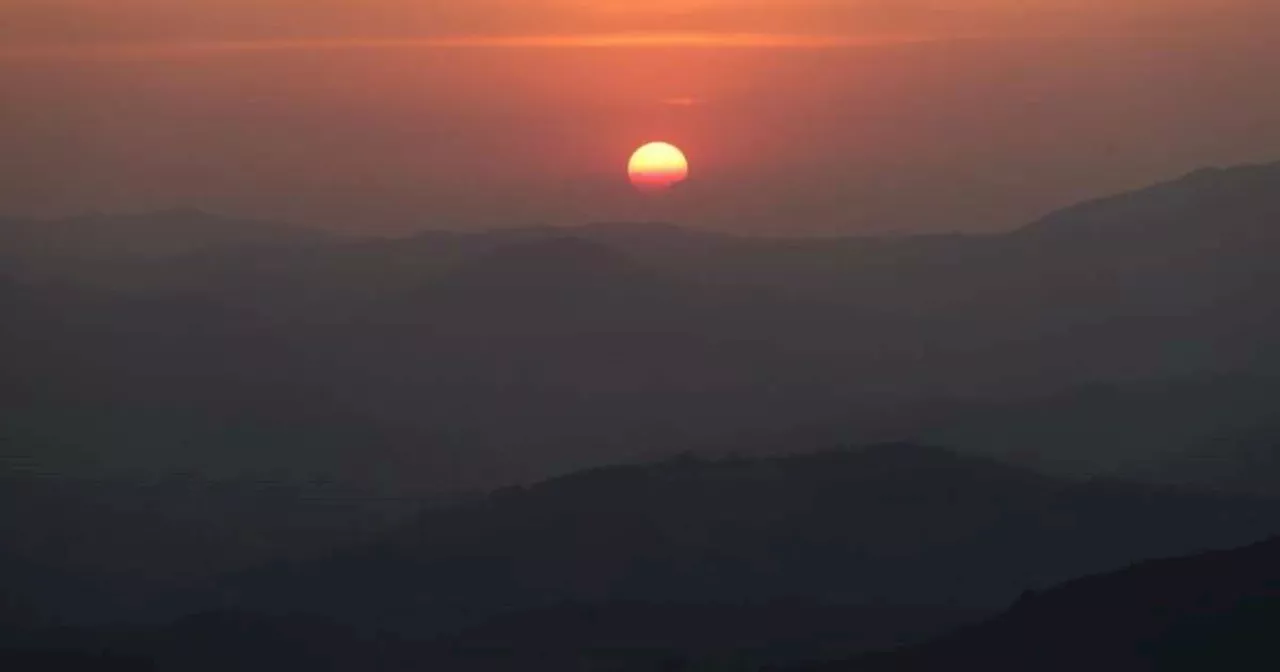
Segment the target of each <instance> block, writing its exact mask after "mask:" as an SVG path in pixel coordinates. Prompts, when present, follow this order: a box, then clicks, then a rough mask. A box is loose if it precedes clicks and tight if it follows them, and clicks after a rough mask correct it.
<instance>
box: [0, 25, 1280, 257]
mask: <svg viewBox="0 0 1280 672" xmlns="http://www.w3.org/2000/svg"><path fill="white" fill-rule="evenodd" d="M0 18H2V19H3V20H0V92H3V93H0V213H10V214H28V213H32V214H61V213H75V212H82V211H88V210H108V211H115V210H146V209H154V208H168V207H202V208H207V209H212V210H218V211H223V212H228V213H233V214H234V213H242V214H248V215H257V216H270V217H283V218H289V219H294V220H299V221H315V222H318V223H322V224H324V225H326V226H338V227H346V228H349V229H353V230H368V231H381V230H392V229H404V228H407V227H430V228H466V227H479V226H496V225H525V224H531V223H536V222H546V223H566V224H572V223H581V222H586V221H598V220H611V219H641V218H644V219H650V218H661V219H672V220H676V221H681V222H684V223H688V224H693V225H704V226H710V227H715V228H720V229H727V230H740V231H744V232H777V233H788V232H790V233H833V232H845V233H857V232H868V231H874V232H883V231H920V230H947V229H970V230H979V229H998V228H1007V227H1010V226H1014V225H1016V224H1018V223H1022V222H1024V221H1026V220H1028V219H1030V218H1032V217H1034V216H1036V215H1038V214H1040V213H1042V212H1044V211H1045V210H1048V209H1050V208H1053V207H1056V206H1058V205H1061V204H1064V203H1068V202H1071V201H1073V200H1076V199H1078V198H1082V197H1085V196H1088V195H1092V194H1096V193H1101V192H1106V191H1111V190H1116V189H1122V188H1127V187H1131V186H1136V185H1139V184H1142V183H1144V182H1147V181H1150V180H1154V179H1159V178H1163V177H1169V176H1174V175H1177V174H1179V173H1181V172H1185V171H1187V170H1190V169H1192V168H1195V167H1197V166H1201V165H1206V164H1225V163H1237V162H1248V161H1263V160H1280V87H1277V86H1276V85H1275V73H1276V72H1278V71H1280V44H1277V43H1280V40H1278V39H1276V38H1277V36H1280V3H1277V2H1275V1H1274V0H1107V1H1105V2H1104V1H1103V0H646V1H640V0H594V1H591V0H0ZM650 140H668V141H671V142H674V143H676V144H678V145H680V146H681V147H683V148H684V149H685V150H686V152H687V154H688V155H689V159H690V162H691V164H692V170H693V175H692V179H691V180H690V181H689V182H688V183H686V184H685V185H684V186H682V187H681V188H680V189H679V190H678V192H675V193H672V194H669V195H667V196H666V197H664V198H660V199H654V198H651V197H641V196H640V195H638V194H636V193H635V192H634V191H633V190H631V189H630V187H629V186H628V185H627V182H626V173H625V167H626V161H627V157H628V155H629V153H630V151H631V150H632V149H634V148H635V147H638V146H639V145H641V144H644V143H645V142H647V141H650Z"/></svg>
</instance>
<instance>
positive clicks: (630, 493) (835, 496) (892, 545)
mask: <svg viewBox="0 0 1280 672" xmlns="http://www.w3.org/2000/svg"><path fill="white" fill-rule="evenodd" d="M1276 529H1280V504H1277V503H1276V502H1271V501H1261V500H1258V501H1255V500H1248V499H1228V498H1219V497H1210V496H1197V495H1187V494H1179V493H1176V492H1168V491H1161V490H1155V489H1148V488H1142V487H1137V486H1126V485H1120V484H1104V483H1092V484H1091V483H1071V482H1060V481H1056V480H1053V479H1050V478H1047V477H1043V476H1039V475H1036V474H1033V473H1030V472H1026V471H1022V470H1019V469H1016V468H1012V467H1006V466H1002V465H999V464H997V463H994V462H988V461H985V460H977V459H971V458H963V457H960V456H957V455H954V454H951V453H948V452H946V451H941V450H934V449H928V448H919V447H914V446H885V447H879V448H873V449H866V450H859V451H847V452H832V453H824V454H818V455H811V456H805V457H794V458H780V459H767V460H729V461H722V462H707V461H700V460H696V459H685V460H677V461H672V462H666V463H658V464H649V465H638V466H633V467H619V468H610V469H601V470H594V471H588V472H584V473H581V474H576V475H573V476H568V477H564V478H559V479H554V480H552V481H548V482H546V483H543V484H540V485H537V486H533V487H530V488H527V489H521V488H516V489H509V490H504V491H500V492H498V493H495V494H494V495H493V496H491V497H489V498H487V499H485V500H484V501H480V502H476V503H473V504H469V505H463V506H460V507H455V508H451V509H445V510H440V511H436V512H432V513H429V514H427V515H425V516H423V518H422V519H421V520H420V521H418V522H417V523H416V524H415V525H413V526H411V527H410V528H408V529H405V530H403V531H402V532H400V533H398V534H395V535H393V536H392V537H391V538H389V539H387V540H386V541H385V542H382V543H378V544H374V545H370V546H367V547H363V548H360V549H357V550H353V551H351V552H348V553H341V554H338V555H335V556H333V557H332V558H328V559H324V560H319V561H316V562H308V563H301V564H293V565H290V566H287V567H280V568H277V569H273V570H267V571H263V572H259V573H254V574H250V575H246V576H243V577H240V578H239V579H237V580H236V581H234V582H232V583H228V584H227V588H228V590H229V592H228V598H230V599H232V600H233V603H235V604H239V605H241V606H243V607H245V608H249V609H255V610H256V609H267V610H287V611H297V610H301V611H305V612H309V613H316V614H322V615H325V616H326V617H328V618H332V619H337V620H345V621H348V622H352V623H355V624H359V625H364V626H368V625H371V624H378V625H379V626H380V627H385V628H392V629H400V630H408V631H416V632H421V631H424V629H425V630H431V629H442V628H443V629H447V628H449V627H450V626H453V625H462V624H466V623H472V622H480V621H484V620H488V619H489V618H491V617H492V616H493V615H495V614H499V613H503V612H507V611H512V610H515V611H522V610H528V609H536V608H542V607H551V606H554V605H557V604H562V603H565V602H575V603H587V604H594V603H610V602H618V601H622V602H637V601H638V602H659V603H675V604H690V603H692V604H726V603H727V604H743V603H745V604H758V603H762V602H773V601H777V600H789V599H797V600H810V601H812V600H820V601H827V602H830V603H836V604H888V605H895V604H896V605H917V604H943V605H950V604H955V605H968V606H979V607H980V606H989V605H995V604H1000V603H1001V602H1004V601H1006V600H1011V599H1012V598H1013V596H1016V595H1017V594H1019V593H1020V592H1021V591H1023V590H1024V589H1026V588H1034V587H1044V586H1047V585H1050V584H1052V583H1053V582H1056V581H1059V580H1062V579H1065V578H1069V577H1071V576H1076V575H1080V574H1084V573H1088V572H1093V571H1099V570H1102V569H1105V568H1106V567H1111V566H1115V565H1118V564H1123V563H1125V562H1130V561H1133V560H1136V559H1140V558H1146V557H1153V556H1160V555H1168V554H1173V553H1179V552H1187V551H1194V550H1200V549H1204V548H1210V547H1215V546H1221V545H1230V544H1234V543H1242V542H1245V541H1249V540H1252V539H1256V538H1258V537H1260V536H1263V535H1266V534H1268V533H1271V532H1274V530H1276Z"/></svg>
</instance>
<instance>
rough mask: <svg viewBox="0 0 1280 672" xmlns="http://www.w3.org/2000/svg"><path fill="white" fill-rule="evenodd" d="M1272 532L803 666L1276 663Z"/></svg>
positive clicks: (1256, 666) (1228, 666)
mask: <svg viewBox="0 0 1280 672" xmlns="http://www.w3.org/2000/svg"><path fill="white" fill-rule="evenodd" d="M1278 629H1280V539H1271V540H1270V541H1266V542H1262V543H1259V544H1256V545H1253V546H1250V547H1247V548H1242V549H1239V550H1233V551H1222V552H1213V553H1207V554H1203V555H1196V556H1191V557H1183V558H1177V559H1170V560H1158V561H1151V562H1145V563H1141V564H1138V565H1135V566H1133V567H1130V568H1129V569H1126V570H1123V571H1120V572H1116V573H1113V574H1106V575H1101V576H1094V577H1090V578H1086V579H1079V580H1076V581H1071V582H1069V583H1066V584H1064V585H1062V586H1059V587H1057V588H1054V589H1052V590H1049V591H1045V592H1044V593H1041V594H1029V595H1028V596H1026V597H1025V598H1024V599H1022V600H1020V601H1019V602H1018V603H1017V604H1016V605H1015V606H1014V607H1013V608H1012V609H1010V610H1009V611H1008V612H1007V613H1005V614H1004V615H1002V616H1000V617H998V618H996V619H995V620H992V621H990V622H988V623H985V624H982V625H979V626H975V627H972V628H969V629H966V630H963V631H961V632H958V633H956V634H954V635H951V636H949V637H946V638H943V639H940V640H937V641H934V642H932V643H930V644H926V645H923V646H919V647H915V648H910V649H906V650H902V651H899V652H896V653H888V654H879V655H874V656H868V657H865V658H862V659H858V660H854V661H850V662H847V663H838V664H831V665H827V666H820V667H815V668H810V669H813V670H830V671H831V672H835V671H837V670H849V671H851V672H881V671H886V672H887V671H890V670H892V671H895V672H917V671H918V672H929V671H933V670H937V671H938V672H941V671H943V670H955V669H964V670H994V671H1004V670H1008V671H1010V672H1012V671H1014V670H1018V671H1021V670H1048V671H1057V670H1062V671H1063V672H1065V671H1067V670H1084V669H1088V670H1117V671H1119V670H1123V671H1125V672H1143V671H1145V670H1152V671H1161V672H1165V671H1168V672H1174V671H1183V670H1186V671H1188V672H1190V671H1191V670H1232V671H1241V672H1243V671H1253V670H1257V671H1259V672H1260V671H1262V670H1275V669H1280V648H1278V647H1277V646H1276V640H1275V636H1276V633H1277V631H1278Z"/></svg>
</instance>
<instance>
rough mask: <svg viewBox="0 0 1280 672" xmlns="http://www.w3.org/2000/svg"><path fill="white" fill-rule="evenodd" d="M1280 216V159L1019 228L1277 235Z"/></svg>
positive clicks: (1207, 173)
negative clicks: (1243, 232)
mask: <svg viewBox="0 0 1280 672" xmlns="http://www.w3.org/2000/svg"><path fill="white" fill-rule="evenodd" d="M1277 216H1280V163H1270V164H1257V165H1245V166H1236V167H1231V168H1217V167H1208V168H1201V169H1198V170H1195V171H1192V172H1190V173H1188V174H1186V175H1184V176H1182V177H1180V178H1178V179H1175V180H1171V181H1168V182H1162V183H1159V184H1155V185H1152V186H1149V187H1146V188H1143V189H1138V190H1135V191H1130V192H1126V193H1121V194H1117V195H1114V196H1109V197H1105V198H1100V199H1095V200H1091V201H1086V202H1084V203H1080V204H1078V205H1074V206H1071V207H1067V208H1064V209H1062V210H1059V211H1057V212H1055V213H1052V214H1050V215H1048V216H1046V217H1045V218H1043V219H1041V220H1040V221H1038V222H1036V223H1034V224H1031V225H1030V226H1028V227H1026V228H1023V229H1021V230H1019V231H1017V232H1015V234H1014V236H1015V237H1028V236H1045V235H1048V236H1055V237H1056V236H1073V235H1081V234H1085V235H1090V236H1095V235H1096V236H1117V235H1125V234H1131V235H1139V236H1154V235H1158V234H1169V233H1177V234H1180V235H1181V234H1197V233H1201V232H1204V233H1208V234H1210V235H1217V234H1220V233H1221V232H1222V231H1224V230H1234V231H1247V232H1255V233H1261V234H1262V235H1274V234H1276V233H1280V226H1277V225H1276V224H1275V222H1276V218H1277Z"/></svg>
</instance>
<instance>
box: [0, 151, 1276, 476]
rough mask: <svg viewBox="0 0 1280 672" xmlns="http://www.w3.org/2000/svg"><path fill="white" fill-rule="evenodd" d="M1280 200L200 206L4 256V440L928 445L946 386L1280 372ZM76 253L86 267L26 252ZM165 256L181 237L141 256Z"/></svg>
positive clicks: (1214, 175)
mask: <svg viewBox="0 0 1280 672" xmlns="http://www.w3.org/2000/svg"><path fill="white" fill-rule="evenodd" d="M1278 186H1280V166H1277V165H1271V166H1256V167H1243V168H1233V169H1226V170H1210V171H1201V172H1197V173H1194V174H1192V175H1189V176H1187V177H1185V178H1183V179H1180V180H1177V181H1175V182H1171V183H1168V184H1164V185H1159V186H1156V187H1152V188H1150V189H1147V190H1143V191H1139V192H1135V193H1132V194H1126V195H1121V196H1116V197H1113V198H1108V199H1104V200H1101V201H1097V202H1093V203H1089V204H1084V205H1081V206H1078V207H1074V208H1069V209H1067V210H1064V211H1062V212H1060V213H1057V214H1054V215H1052V216H1050V217H1048V218H1046V219H1044V220H1043V221H1041V222H1038V223H1036V224H1033V225H1031V226H1029V227H1027V228H1025V229H1023V230H1020V231H1016V232H1013V233H1010V234H1002V235H990V236H927V237H916V238H900V239H857V238H855V239H837V240H772V239H744V238H734V237H726V236H717V235H712V234H705V233H699V232H694V231H688V230H684V229H679V228H675V227H671V226H665V225H656V224H653V225H645V224H633V225H616V226H605V225H600V226H592V227H586V228H582V229H549V228H548V229H519V230H510V231H496V232H489V233H479V234H456V233H424V234H421V235H419V236H416V237H414V238H409V239H400V240H386V239H355V238H327V239H324V238H322V239H320V240H316V239H314V238H310V237H307V236H305V235H301V234H299V235H295V234H294V232H293V229H288V228H287V227H271V226H265V225H259V224H257V223H252V222H234V221H230V220H221V219H215V218H211V217H209V216H206V215H199V214H197V213H186V214H184V213H166V214H162V215H157V216H154V217H144V218H140V219H137V220H134V219H128V218H96V219H85V220H77V222H76V223H75V225H74V226H71V225H69V224H67V223H66V222H61V223H58V222H55V223H41V222H22V223H18V224H14V223H13V222H9V223H7V224H6V227H13V226H16V230H20V231H22V232H23V233H22V237H23V239H24V240H26V241H27V242H25V243H23V245H9V244H6V245H5V249H4V254H3V255H2V256H3V258H4V259H6V261H5V262H4V263H3V265H2V266H0V274H3V275H4V276H5V277H7V278H8V280H7V281H5V283H4V288H3V290H2V291H0V301H3V302H4V305H5V308H6V313H7V314H8V315H12V316H13V320H12V324H14V325H15V327H14V328H13V329H11V330H9V331H8V332H7V333H5V334H3V335H0V338H4V339H5V344H6V346H7V347H6V348H5V353H6V354H5V355H4V356H3V357H0V370H2V371H5V372H6V373H5V379H4V381H3V387H4V388H6V389H8V390H9V394H11V395H12V398H14V399H16V401H17V402H19V404H20V405H19V406H18V407H19V408H21V409H22V410H21V413H20V417H21V421H20V422H18V423H16V425H15V426H14V427H12V428H11V429H10V430H9V433H10V436H11V438H10V440H9V446H10V447H8V448H5V449H4V451H5V453H7V454H8V455H9V456H10V457H11V458H15V459H17V458H20V459H21V460H23V461H25V462H34V463H35V464H37V465H41V466H43V467H47V469H46V470H55V471H58V472H60V473H80V474H88V475H92V476H97V475H100V471H101V470H102V468H103V467H111V468H114V469H117V470H119V471H124V472H129V473H135V472H138V471H140V470H143V469H146V470H151V471H161V472H172V471H194V472H200V473H217V474H219V477H235V478H241V477H250V478H259V477H274V474H277V473H279V472H281V471H284V472H288V473H291V474H295V475H303V477H304V478H322V479H355V480H359V481H360V482H361V483H362V484H367V483H369V482H375V481H376V482H379V483H383V484H386V483H387V482H395V483H394V484H395V485H396V487H399V488H401V489H404V488H413V489H430V490H438V489H441V488H444V487H460V488H462V489H468V490H469V489H474V488H487V487H493V486H497V485H501V484H502V483H506V482H511V481H521V480H528V479H531V478H540V477H544V476H547V475H549V474H552V473H557V472H563V471H566V470H571V469H576V468H580V467H584V466H590V465H594V464H603V463H608V462H611V461H615V460H619V459H635V458H637V457H642V456H652V455H653V454H655V453H661V452H664V451H668V452H670V451H680V450H709V451H723V450H740V451H757V450H775V449H778V448H779V447H782V449H787V448H786V446H791V447H793V448H792V449H794V447H795V446H806V447H809V446H813V445H814V444H815V443H817V442H819V441H825V442H828V443H834V442H839V441H845V440H849V439H850V438H851V437H852V438H854V439H858V438H859V437H867V438H868V439H881V438H883V439H917V438H924V439H928V440H933V439H932V437H931V436H929V435H927V434H925V433H924V432H922V431H920V428H921V427H922V426H924V425H925V424H927V422H926V421H927V420H928V418H913V417H906V418H903V417H901V416H902V409H904V408H912V407H915V406H917V405H924V404H930V403H933V402H935V401H938V400H951V401H955V402H957V403H956V406H958V407H964V406H966V405H972V404H974V403H979V404H982V405H984V406H986V407H988V408H990V407H1000V406H1007V407H1009V408H1011V409H1016V408H1017V407H1018V406H1019V405H1021V404H1023V403H1024V402H1026V400H1028V399H1031V398H1033V397H1034V398H1052V397H1054V396H1056V395H1066V394H1070V390H1072V389H1076V388H1079V387H1081V386H1089V385H1096V384H1107V385H1113V386H1126V385H1130V384H1136V385H1138V386H1139V388H1138V389H1146V390H1150V389H1153V388H1154V387H1158V386H1159V385H1162V384H1165V383H1166V382H1167V383H1168V384H1170V385H1181V384H1182V382H1181V381H1184V380H1191V381H1194V380H1197V379H1205V378H1208V379H1215V380H1220V381H1223V382H1222V385H1223V386H1224V387H1225V388H1228V389H1230V388H1234V387H1237V386H1238V384H1237V383H1236V382H1233V381H1232V379H1233V378H1247V379H1250V380H1257V379H1263V380H1265V379H1276V378H1280V360H1278V359H1277V357H1276V355H1275V353H1276V352H1277V350H1276V348H1275V347H1274V344H1275V343H1276V342H1277V340H1278V339H1280V320H1277V318H1276V316H1277V315H1280V305H1277V298H1276V297H1277V296H1280V294H1278V293H1277V292H1275V291H1274V289H1275V287H1276V286H1277V284H1278V282H1280V277H1278V276H1277V271H1276V266H1275V264H1274V263H1273V260H1274V258H1275V254H1276V252H1277V242H1278V241H1277V240H1276V238H1277V236H1276V233H1275V227H1274V226H1272V223H1273V222H1274V217H1273V213H1274V212H1275V210H1276V208H1277V205H1276V201H1277V200H1278V199H1280V197H1277V196H1276V194H1277V193H1280V188H1277V187H1278ZM156 228H161V229H164V232H163V235H162V234H161V233H156V232H154V231H153V229H156ZM81 230H91V231H92V234H91V235H90V234H85V235H84V236H83V240H81V236H80V234H74V235H73V234H68V233H66V232H67V231H81ZM192 231H195V232H196V233H191V232H192ZM42 236H43V237H46V238H49V240H47V241H44V240H43V239H42V238H41V237H42ZM68 238H69V239H70V240H73V241H80V243H83V244H84V245H86V246H89V247H92V248H94V250H95V255H94V257H93V259H91V260H86V259H83V258H82V257H77V256H75V255H70V257H68V255H62V256H59V257H58V259H57V260H56V262H55V261H49V260H48V255H42V254H37V253H35V252H32V250H33V249H61V248H60V247H59V246H64V247H65V243H59V242H58V241H59V240H64V239H68ZM166 238H168V239H180V244H179V243H173V244H169V243H165V244H164V245H163V246H159V247H153V248H152V249H151V250H150V251H149V253H148V254H147V255H145V259H140V258H139V255H137V254H132V253H131V251H133V250H136V249H145V248H146V246H147V244H148V241H152V240H161V239H166ZM33 240H34V241H40V242H32V241H33ZM94 241H99V242H101V241H110V242H111V243H112V244H111V245H106V244H105V243H103V244H99V243H98V242H94ZM248 241H252V244H249V243H248ZM242 243H243V244H242ZM78 244H79V243H78ZM104 258H105V259H107V260H108V261H103V259H104ZM111 260H114V261H111ZM1246 384H1247V383H1246ZM1215 396H1217V393H1215V392H1212V391H1208V392H1206V393H1205V397H1206V400H1207V401H1208V402H1211V401H1212V399H1213V398H1215ZM72 398H74V399H75V401H74V402H72V401H71V400H70V399H72ZM1189 406H1190V407H1194V402H1190V403H1189ZM95 409H111V410H110V412H109V419H108V418H104V417H101V414H100V413H99V412H98V411H97V410H95ZM215 409H216V410H215ZM1011 412H1016V411H1014V410H1011ZM895 414H896V415H897V416H898V417H896V418H893V417H891V416H894V415H895ZM1171 415H1182V414H1181V413H1176V414H1171ZM890 419H892V420H893V422H892V423H890V422H888V421H887V420H890ZM1264 421H1265V418H1259V417H1251V418H1240V417H1236V418H1233V419H1232V420H1231V421H1230V424H1229V425H1227V426H1222V427H1215V428H1213V429H1214V430H1215V431H1214V432H1213V433H1214V434H1221V435H1231V434H1241V433H1245V432H1250V431H1254V428H1255V427H1256V426H1258V425H1260V424H1263V422H1264ZM210 427H213V428H216V429H214V430H212V431H208V430H209V428H210ZM1155 434H1158V432H1156V433H1153V434H1152V436H1151V437H1144V438H1142V439H1141V440H1139V441H1135V442H1132V444H1127V443H1126V442H1124V441H1121V440H1115V439H1110V440H1108V442H1107V445H1090V446H1084V447H1080V448H1079V450H1078V451H1077V450H1076V448H1074V447H1072V448H1067V449H1063V450H1059V451H1057V452H1058V453H1062V452H1064V451H1066V452H1071V453H1074V452H1081V453H1085V452H1087V453H1090V454H1092V455H1094V456H1101V457H1097V459H1090V460H1084V461H1083V464H1077V465H1075V467H1076V471H1077V472H1078V471H1086V472H1093V473H1099V472H1102V471H1109V470H1110V471H1114V470H1115V469H1116V468H1118V465H1123V464H1124V463H1128V462H1142V461H1148V457H1149V455H1147V454H1146V453H1145V452H1144V451H1148V450H1156V449H1157V448H1155V446H1156V445H1157V444H1159V443H1161V442H1160V441H1159V440H1157V438H1152V437H1154V436H1155ZM760 437H768V438H767V440H762V439H761V438H760ZM942 438H943V439H945V438H946V437H942ZM1212 440H1213V437H1206V443H1211V442H1212ZM1140 446H1141V449H1139V447H1140ZM1199 448H1200V446H1199V445H1178V446H1173V445H1165V446H1163V447H1161V448H1159V449H1160V450H1162V451H1164V452H1166V453H1168V454H1179V453H1192V452H1194V451H1195V450H1198V449H1199ZM1250 450H1252V449H1250ZM1004 452H1005V453H1006V454H1007V453H1009V452H1010V451H1008V450H1006V451H1004ZM1122 453H1123V454H1124V457H1123V458H1117V459H1106V457H1107V456H1109V455H1119V454H1122ZM215 454H216V456H217V457H216V458H214V457H211V456H213V455H215ZM103 455H108V456H110V459H106V460H101V459H98V458H97V457H93V458H90V457H87V456H103ZM1164 457H1166V455H1162V456H1161V458H1162V459H1163V458H1164ZM1036 460H1037V462H1036V463H1037V464H1048V465H1054V464H1056V463H1066V462H1081V461H1080V460H1076V459H1074V455H1061V454H1059V455H1048V456H1036ZM284 465H287V468H285V467H284ZM1221 480H1222V479H1215V482H1214V483H1210V484H1207V485H1211V486H1212V487H1220V486H1221V485H1222V483H1221V482H1219V481H1221ZM1227 480H1230V479H1227ZM1248 487H1250V488H1251V489H1254V490H1257V489H1258V486H1257V484H1249V485H1248Z"/></svg>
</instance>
